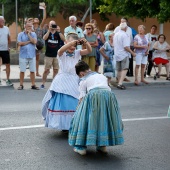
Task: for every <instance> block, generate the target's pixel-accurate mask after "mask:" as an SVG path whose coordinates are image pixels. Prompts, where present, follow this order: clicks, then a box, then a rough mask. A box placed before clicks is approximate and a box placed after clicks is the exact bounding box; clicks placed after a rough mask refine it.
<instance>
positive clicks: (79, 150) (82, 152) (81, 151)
mask: <svg viewBox="0 0 170 170" xmlns="http://www.w3.org/2000/svg"><path fill="white" fill-rule="evenodd" d="M73 150H74V152H76V153H78V154H80V155H86V149H85V148H84V147H74V149H73Z"/></svg>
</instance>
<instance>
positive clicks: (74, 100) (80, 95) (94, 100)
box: [42, 33, 124, 155]
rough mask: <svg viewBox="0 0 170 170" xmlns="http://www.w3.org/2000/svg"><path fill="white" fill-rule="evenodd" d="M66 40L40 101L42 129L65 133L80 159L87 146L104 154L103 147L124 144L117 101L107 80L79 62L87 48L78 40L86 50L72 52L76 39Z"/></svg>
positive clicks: (69, 35) (73, 37)
mask: <svg viewBox="0 0 170 170" xmlns="http://www.w3.org/2000/svg"><path fill="white" fill-rule="evenodd" d="M66 39H67V44H65V45H64V46H63V47H61V48H60V49H59V51H58V55H57V58H58V61H59V73H58V74H57V75H56V77H55V78H54V80H53V82H52V84H51V86H50V88H49V90H48V91H47V93H46V95H45V97H44V99H43V101H42V115H43V117H44V119H45V126H46V127H48V128H54V129H57V130H69V139H68V142H69V145H71V146H73V147H74V151H75V152H77V153H79V154H80V155H85V154H86V147H87V146H89V145H94V146H97V148H96V149H97V151H101V152H104V153H106V152H107V150H106V146H114V145H121V144H123V142H124V139H123V124H122V120H121V115H120V110H119V105H118V102H117V99H116V97H115V95H114V93H113V92H111V89H110V87H109V86H108V83H107V78H106V77H105V76H103V75H102V74H98V73H96V72H91V71H90V69H89V66H88V65H87V64H86V63H85V62H83V61H79V60H80V59H81V55H86V54H88V53H90V52H91V47H90V44H89V43H88V42H87V41H86V40H85V39H82V40H81V44H82V43H84V44H85V45H86V49H83V50H76V45H78V44H79V42H80V40H78V36H77V35H76V34H75V33H69V34H68V35H67V37H66ZM79 78H80V82H79ZM78 84H79V87H78ZM78 89H79V90H78Z"/></svg>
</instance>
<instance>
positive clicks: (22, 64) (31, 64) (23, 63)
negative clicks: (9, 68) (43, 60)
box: [19, 57, 36, 72]
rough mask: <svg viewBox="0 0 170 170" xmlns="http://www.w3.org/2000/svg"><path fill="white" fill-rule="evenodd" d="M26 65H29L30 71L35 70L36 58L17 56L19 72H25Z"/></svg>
mask: <svg viewBox="0 0 170 170" xmlns="http://www.w3.org/2000/svg"><path fill="white" fill-rule="evenodd" d="M27 65H29V69H30V72H35V71H36V60H35V57H34V58H21V57H20V58H19V67H20V72H25V71H26V68H27Z"/></svg>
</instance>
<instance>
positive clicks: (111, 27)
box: [103, 23, 115, 42]
mask: <svg viewBox="0 0 170 170" xmlns="http://www.w3.org/2000/svg"><path fill="white" fill-rule="evenodd" d="M114 29H115V27H114V25H113V23H109V24H107V25H106V28H105V30H104V32H103V34H104V37H105V41H107V42H108V41H109V36H110V34H113V32H114Z"/></svg>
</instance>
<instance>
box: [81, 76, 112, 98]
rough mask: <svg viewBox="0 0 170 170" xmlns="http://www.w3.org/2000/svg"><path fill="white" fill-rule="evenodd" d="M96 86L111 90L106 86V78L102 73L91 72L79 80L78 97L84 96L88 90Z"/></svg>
mask: <svg viewBox="0 0 170 170" xmlns="http://www.w3.org/2000/svg"><path fill="white" fill-rule="evenodd" d="M96 87H101V88H106V89H108V90H109V91H111V88H110V87H109V86H108V82H107V78H106V77H105V76H104V75H103V74H98V73H96V74H91V75H89V76H88V77H87V78H85V79H83V80H82V81H81V82H80V85H79V92H80V96H79V99H81V98H82V97H84V96H85V95H86V94H87V93H88V92H89V90H91V89H94V88H96Z"/></svg>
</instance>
